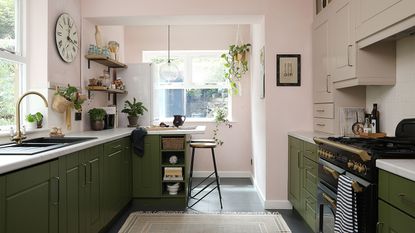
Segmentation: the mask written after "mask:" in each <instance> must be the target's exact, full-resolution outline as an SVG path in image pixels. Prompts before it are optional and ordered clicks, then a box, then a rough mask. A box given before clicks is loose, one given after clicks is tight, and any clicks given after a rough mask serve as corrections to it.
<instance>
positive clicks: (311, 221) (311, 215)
mask: <svg viewBox="0 0 415 233" xmlns="http://www.w3.org/2000/svg"><path fill="white" fill-rule="evenodd" d="M303 197H304V199H303V218H304V220H305V221H306V223H307V224H308V225H309V226H310V227H311V229H313V231H315V230H316V229H317V200H316V198H314V197H313V196H312V195H311V194H310V193H308V192H307V191H306V190H304V189H303Z"/></svg>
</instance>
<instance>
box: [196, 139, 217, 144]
mask: <svg viewBox="0 0 415 233" xmlns="http://www.w3.org/2000/svg"><path fill="white" fill-rule="evenodd" d="M190 142H210V143H216V142H215V139H213V138H212V139H204V138H194V139H192V140H190Z"/></svg>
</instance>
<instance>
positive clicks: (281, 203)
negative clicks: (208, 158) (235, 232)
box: [193, 171, 293, 209]
mask: <svg viewBox="0 0 415 233" xmlns="http://www.w3.org/2000/svg"><path fill="white" fill-rule="evenodd" d="M211 173H212V172H211V171H194V172H193V177H206V176H208V175H210V174H211ZM219 177H222V178H250V179H251V181H252V184H253V185H254V187H255V189H256V191H257V193H258V196H259V198H260V200H261V202H262V205H263V206H264V209H292V208H293V207H292V205H291V203H290V202H289V201H288V200H266V199H265V196H264V194H263V193H262V191H261V190H260V189H259V188H258V186H257V183H256V180H255V179H254V178H253V177H252V174H251V172H249V171H219Z"/></svg>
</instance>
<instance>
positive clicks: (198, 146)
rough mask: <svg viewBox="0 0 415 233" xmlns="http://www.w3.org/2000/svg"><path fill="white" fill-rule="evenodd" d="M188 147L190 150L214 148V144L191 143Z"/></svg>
mask: <svg viewBox="0 0 415 233" xmlns="http://www.w3.org/2000/svg"><path fill="white" fill-rule="evenodd" d="M189 145H190V147H192V148H215V147H216V143H211V142H191V143H190V144H189Z"/></svg>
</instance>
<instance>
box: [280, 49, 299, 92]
mask: <svg viewBox="0 0 415 233" xmlns="http://www.w3.org/2000/svg"><path fill="white" fill-rule="evenodd" d="M277 86H301V55H300V54H277Z"/></svg>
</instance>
